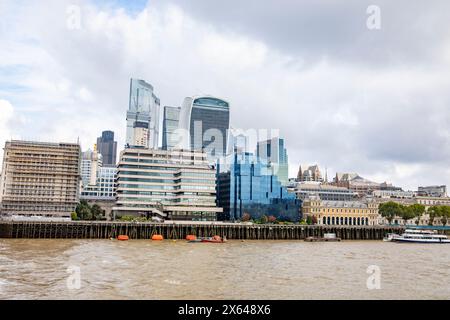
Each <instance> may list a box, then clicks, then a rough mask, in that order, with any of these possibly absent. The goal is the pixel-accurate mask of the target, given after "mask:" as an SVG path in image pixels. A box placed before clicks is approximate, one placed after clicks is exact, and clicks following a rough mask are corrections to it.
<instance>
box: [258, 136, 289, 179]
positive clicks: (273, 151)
mask: <svg viewBox="0 0 450 320" xmlns="http://www.w3.org/2000/svg"><path fill="white" fill-rule="evenodd" d="M256 155H257V156H258V157H259V158H261V159H264V160H266V161H267V162H268V163H269V164H270V165H271V167H272V170H273V173H274V174H276V175H277V176H278V179H279V180H280V182H281V183H282V184H283V185H284V186H286V185H287V184H288V182H289V164H288V155H287V150H286V147H285V144H284V139H282V138H278V137H275V138H272V139H268V140H265V141H260V142H258V143H257V145H256Z"/></svg>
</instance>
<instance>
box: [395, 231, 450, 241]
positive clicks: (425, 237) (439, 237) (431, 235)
mask: <svg viewBox="0 0 450 320" xmlns="http://www.w3.org/2000/svg"><path fill="white" fill-rule="evenodd" d="M388 239H389V235H388ZM386 241H393V242H413V243H450V239H448V237H447V236H446V235H443V234H437V232H436V231H435V230H413V229H406V230H405V233H403V234H402V235H393V234H391V237H390V240H386Z"/></svg>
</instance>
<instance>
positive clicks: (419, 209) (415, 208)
mask: <svg viewBox="0 0 450 320" xmlns="http://www.w3.org/2000/svg"><path fill="white" fill-rule="evenodd" d="M409 207H410V208H411V210H412V212H413V213H414V217H415V218H416V225H419V223H420V218H421V217H422V215H423V214H424V213H425V206H424V205H423V204H418V203H415V204H413V205H410V206H409Z"/></svg>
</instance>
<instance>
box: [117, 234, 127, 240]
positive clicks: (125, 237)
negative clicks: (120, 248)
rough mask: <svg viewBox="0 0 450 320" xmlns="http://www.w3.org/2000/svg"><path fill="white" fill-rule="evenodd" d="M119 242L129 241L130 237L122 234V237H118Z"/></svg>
mask: <svg viewBox="0 0 450 320" xmlns="http://www.w3.org/2000/svg"><path fill="white" fill-rule="evenodd" d="M117 240H120V241H126V240H128V236H127V235H124V234H121V235H120V236H118V237H117Z"/></svg>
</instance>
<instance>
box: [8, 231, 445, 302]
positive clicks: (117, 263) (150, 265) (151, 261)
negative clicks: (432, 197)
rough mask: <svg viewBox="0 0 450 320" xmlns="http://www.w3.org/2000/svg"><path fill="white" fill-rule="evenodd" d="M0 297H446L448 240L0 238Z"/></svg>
mask: <svg viewBox="0 0 450 320" xmlns="http://www.w3.org/2000/svg"><path fill="white" fill-rule="evenodd" d="M369 265H376V266H378V267H379V268H380V286H381V288H380V289H372V290H369V289H368V288H367V284H366V281H367V278H368V277H369V276H370V274H368V273H367V268H368V266H369ZM68 268H71V269H70V270H72V272H75V273H73V274H72V276H71V274H70V273H68V271H67V270H68ZM78 268H79V269H78ZM77 270H79V271H80V272H79V275H80V277H79V279H80V281H79V282H78V283H79V284H80V288H79V289H76V287H77V285H76V283H77V282H76V280H75V282H74V279H77V278H76V275H77ZM68 277H71V278H69V281H68ZM68 283H69V286H68ZM74 284H75V285H74ZM74 287H75V288H74ZM0 299H450V245H420V244H396V243H385V242H381V241H365V242H362V241H354V242H340V243H305V242H301V241H246V242H240V241H229V242H228V243H226V244H205V243H186V242H185V241H177V242H172V241H162V242H152V241H145V240H134V241H133V240H131V241H126V242H119V241H116V240H12V239H0Z"/></svg>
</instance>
